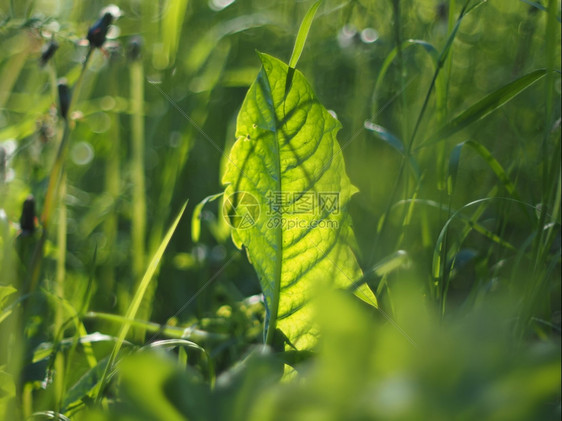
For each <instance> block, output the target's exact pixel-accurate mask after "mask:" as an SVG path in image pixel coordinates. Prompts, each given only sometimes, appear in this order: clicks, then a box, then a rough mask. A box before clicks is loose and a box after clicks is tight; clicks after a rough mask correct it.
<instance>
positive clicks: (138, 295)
mask: <svg viewBox="0 0 562 421" xmlns="http://www.w3.org/2000/svg"><path fill="white" fill-rule="evenodd" d="M186 206H187V202H185V203H184V205H183V206H182V208H181V210H180V212H179V214H178V216H177V217H176V219H175V221H174V222H173V223H172V226H171V227H170V229H169V230H168V232H167V233H166V235H165V236H164V239H163V240H162V242H161V243H160V247H158V249H157V250H156V253H154V256H152V260H151V261H150V264H149V265H148V268H147V269H146V272H145V274H144V276H143V278H142V280H141V282H140V284H139V286H138V288H137V290H136V291H135V295H134V297H133V299H132V301H131V304H130V305H129V309H128V310H127V313H126V315H125V318H126V319H127V320H125V321H124V323H123V325H122V326H121V330H120V332H119V336H118V338H117V342H116V344H115V346H114V347H113V350H112V351H111V355H110V357H109V360H108V362H107V366H106V368H105V371H104V373H103V377H102V380H101V382H100V383H99V388H98V390H97V397H96V401H97V402H98V403H99V401H100V399H101V397H102V392H103V389H104V387H105V383H106V382H107V379H108V374H109V371H110V370H111V367H112V366H113V363H114V362H115V358H116V357H117V354H118V353H119V350H120V349H121V345H122V344H123V342H124V341H125V337H126V336H127V333H128V332H129V328H130V327H131V321H130V320H132V319H134V318H135V315H136V314H137V311H138V309H139V307H140V304H141V302H142V298H143V296H144V293H145V292H146V289H147V288H148V285H149V284H150V281H151V280H152V275H154V272H155V271H156V268H157V267H158V264H159V263H160V260H161V259H162V255H163V254H164V251H165V250H166V247H167V246H168V243H169V242H170V240H171V238H172V235H173V234H174V232H175V230H176V227H177V226H178V223H179V222H180V219H181V217H182V216H183V213H184V211H185V208H186Z"/></svg>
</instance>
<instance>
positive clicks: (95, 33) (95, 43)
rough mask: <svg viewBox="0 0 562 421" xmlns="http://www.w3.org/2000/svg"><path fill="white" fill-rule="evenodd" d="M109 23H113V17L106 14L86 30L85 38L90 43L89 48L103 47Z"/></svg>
mask: <svg viewBox="0 0 562 421" xmlns="http://www.w3.org/2000/svg"><path fill="white" fill-rule="evenodd" d="M111 22H113V15H112V14H111V13H109V12H107V13H105V14H104V15H103V16H102V17H101V18H99V19H98V21H97V22H96V23H94V24H93V25H92V26H91V27H90V29H88V35H87V36H86V38H87V39H88V41H90V46H92V47H95V48H100V47H101V46H102V45H103V43H104V42H105V37H106V35H107V31H108V30H109V25H111Z"/></svg>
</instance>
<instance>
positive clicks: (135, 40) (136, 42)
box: [127, 35, 142, 61]
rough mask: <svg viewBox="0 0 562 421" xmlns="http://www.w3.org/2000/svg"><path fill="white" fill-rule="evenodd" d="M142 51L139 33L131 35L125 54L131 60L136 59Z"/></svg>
mask: <svg viewBox="0 0 562 421" xmlns="http://www.w3.org/2000/svg"><path fill="white" fill-rule="evenodd" d="M141 53H142V37H141V36H140V35H136V36H134V37H132V38H131V39H130V41H129V45H128V48H127V56H128V57H129V60H131V61H137V60H139V59H140V58H141Z"/></svg>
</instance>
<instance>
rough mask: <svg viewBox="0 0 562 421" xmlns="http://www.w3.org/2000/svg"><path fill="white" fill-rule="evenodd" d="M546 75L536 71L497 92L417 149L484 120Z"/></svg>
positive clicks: (464, 112)
mask: <svg viewBox="0 0 562 421" xmlns="http://www.w3.org/2000/svg"><path fill="white" fill-rule="evenodd" d="M545 74H546V70H544V69H539V70H535V71H534V72H531V73H528V74H526V75H525V76H522V77H520V78H519V79H516V80H514V81H513V82H510V83H508V84H507V85H505V86H502V87H501V88H499V89H497V90H495V91H494V92H492V93H491V94H489V95H487V96H486V97H484V98H483V99H481V100H480V101H478V102H477V103H476V104H474V105H472V106H471V107H469V108H468V109H467V110H465V111H463V112H462V113H461V114H459V115H458V116H457V117H455V118H454V119H453V120H451V121H450V122H449V123H448V124H446V125H445V126H443V127H441V128H440V129H439V130H438V131H437V132H436V133H434V134H433V135H431V136H430V137H429V138H428V139H427V140H426V141H425V142H424V143H422V144H421V145H420V146H419V147H418V148H417V149H420V148H423V147H425V146H428V145H431V144H433V143H436V142H439V141H441V140H445V139H446V138H447V137H449V136H451V135H452V134H454V133H457V132H458V131H460V130H462V129H464V128H465V127H467V126H469V125H470V124H472V123H474V122H476V121H478V120H481V119H483V118H484V117H486V116H488V115H489V114H491V113H492V112H494V111H495V110H497V109H498V108H500V107H501V106H502V105H504V104H505V103H507V102H509V101H510V100H511V99H513V98H515V97H516V96H517V95H519V94H520V93H521V92H523V91H524V90H525V89H527V88H528V87H529V86H531V85H533V84H534V83H535V82H537V81H538V80H540V79H541V78H542V77H544V75H545Z"/></svg>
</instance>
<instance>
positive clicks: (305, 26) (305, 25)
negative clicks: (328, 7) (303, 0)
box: [289, 0, 322, 69]
mask: <svg viewBox="0 0 562 421" xmlns="http://www.w3.org/2000/svg"><path fill="white" fill-rule="evenodd" d="M320 3H322V0H318V1H317V2H316V3H314V4H313V5H312V6H311V7H310V9H308V12H306V15H305V17H304V19H303V20H302V23H301V26H300V28H299V33H298V34H297V39H296V41H295V46H294V47H293V53H292V54H291V59H290V60H289V67H291V68H293V69H294V68H296V67H297V63H298V61H299V58H300V57H301V54H302V50H303V49H304V44H305V43H306V38H307V37H308V32H309V31H310V27H311V26H312V20H313V19H314V15H315V14H316V11H317V10H318V7H320Z"/></svg>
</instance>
